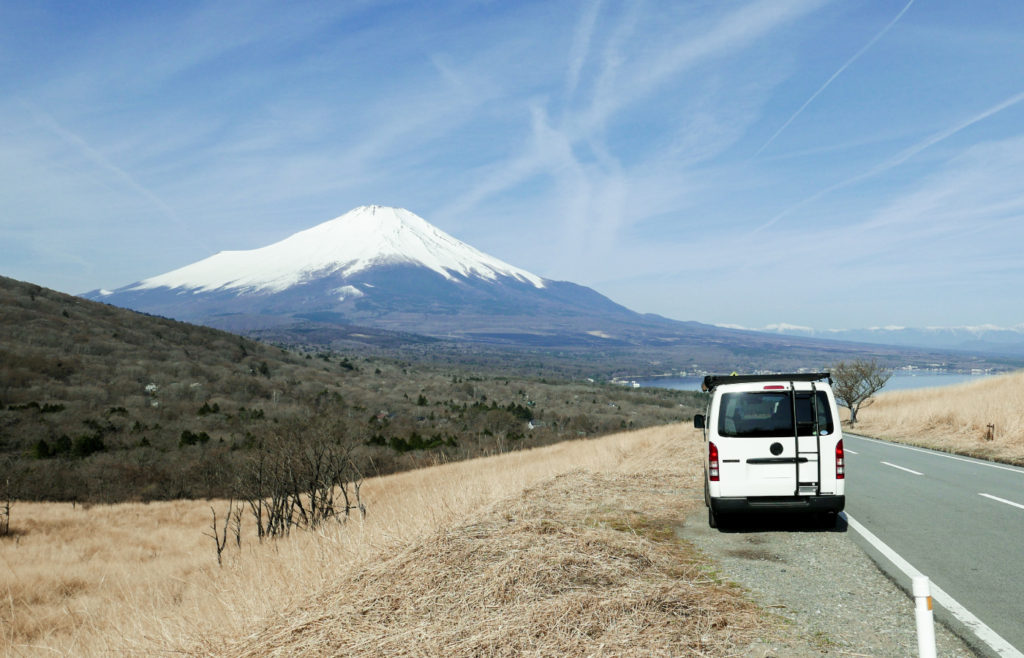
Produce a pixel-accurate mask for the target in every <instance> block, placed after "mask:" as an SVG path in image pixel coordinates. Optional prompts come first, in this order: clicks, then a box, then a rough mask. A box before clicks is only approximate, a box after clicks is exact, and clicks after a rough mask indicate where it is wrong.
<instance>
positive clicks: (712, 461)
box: [708, 442, 718, 482]
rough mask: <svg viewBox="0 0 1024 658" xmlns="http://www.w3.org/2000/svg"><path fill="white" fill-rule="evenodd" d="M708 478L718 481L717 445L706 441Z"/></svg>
mask: <svg viewBox="0 0 1024 658" xmlns="http://www.w3.org/2000/svg"><path fill="white" fill-rule="evenodd" d="M708 480H710V481H712V482H718V446H716V445H715V444H714V443H710V442H709V443H708Z"/></svg>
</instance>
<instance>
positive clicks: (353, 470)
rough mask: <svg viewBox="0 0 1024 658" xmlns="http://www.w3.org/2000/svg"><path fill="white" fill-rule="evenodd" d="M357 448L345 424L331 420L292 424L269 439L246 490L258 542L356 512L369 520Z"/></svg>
mask: <svg viewBox="0 0 1024 658" xmlns="http://www.w3.org/2000/svg"><path fill="white" fill-rule="evenodd" d="M355 445H356V440H355V437H354V435H353V434H352V433H350V432H349V431H348V429H347V428H346V427H345V425H344V423H342V422H340V421H339V419H337V418H330V417H326V416H321V417H315V418H300V419H293V420H292V421H289V422H285V423H281V425H280V427H279V428H278V430H277V431H275V432H272V433H269V434H267V435H265V436H264V437H263V438H262V440H261V441H260V444H259V446H258V448H257V453H256V455H255V456H254V458H253V459H252V461H251V463H250V467H249V470H248V473H247V475H246V477H245V478H244V479H243V482H242V486H241V489H242V491H243V492H244V494H243V495H244V497H245V499H246V502H247V504H248V506H249V509H250V510H251V511H252V514H253V520H254V521H255V522H256V533H257V537H258V538H259V540H260V541H263V539H264V538H266V537H271V538H273V537H284V536H288V535H289V534H290V533H291V530H292V528H293V527H298V528H306V529H312V528H316V527H318V526H320V525H321V524H323V523H325V522H326V521H329V520H330V519H335V520H337V521H340V522H345V521H346V520H347V519H348V518H349V515H350V514H351V512H352V510H358V511H359V512H360V514H362V515H363V516H364V517H365V515H366V507H365V505H363V502H362V499H361V496H360V491H359V490H360V487H361V486H362V475H361V473H360V472H359V469H358V468H357V467H356V464H355V461H354V459H353V458H352V452H353V449H354V448H355ZM353 488H354V492H353V491H352V489H353ZM339 496H340V497H341V499H340V500H339Z"/></svg>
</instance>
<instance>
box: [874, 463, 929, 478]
mask: <svg viewBox="0 0 1024 658" xmlns="http://www.w3.org/2000/svg"><path fill="white" fill-rule="evenodd" d="M882 463H883V464H885V465H886V466H892V467H893V468H898V469H900V470H901V471H906V472H907V473H913V474H914V475H924V473H918V472H917V471H912V470H910V469H909V468H904V467H902V466H897V465H896V464H890V463H889V462H882Z"/></svg>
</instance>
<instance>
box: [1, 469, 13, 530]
mask: <svg viewBox="0 0 1024 658" xmlns="http://www.w3.org/2000/svg"><path fill="white" fill-rule="evenodd" d="M4 485H5V486H4V492H3V496H2V498H3V500H2V501H0V537H6V536H7V535H8V534H9V533H10V532H11V480H10V478H7V479H6V480H5V481H4Z"/></svg>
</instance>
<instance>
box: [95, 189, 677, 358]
mask: <svg viewBox="0 0 1024 658" xmlns="http://www.w3.org/2000/svg"><path fill="white" fill-rule="evenodd" d="M83 296H84V297H86V298H88V299H93V300H97V301H103V302H106V303H109V304H114V305H116V306H124V307H127V308H131V309H134V310H137V311H143V312H146V313H153V314H159V315H165V316H168V317H173V318H176V319H180V320H185V321H189V322H197V323H200V324H206V325H210V326H216V327H221V328H226V329H230V330H232V331H247V330H252V329H261V328H267V327H280V326H282V325H285V324H291V323H295V322H300V321H302V322H307V323H308V322H315V323H330V324H347V325H360V326H370V327H376V328H380V329H388V330H395V331H404V332H413V333H419V334H426V335H435V336H455V337H470V338H480V337H482V336H483V337H487V336H489V337H492V338H493V337H497V336H505V337H509V338H510V339H513V340H517V339H520V338H523V337H525V336H527V335H531V336H538V335H543V336H548V337H554V336H560V337H561V338H559V340H561V339H564V338H565V337H567V336H575V337H576V339H579V338H582V339H584V340H593V341H598V342H600V341H602V340H604V341H608V342H614V341H615V340H616V338H615V337H616V336H622V335H625V336H628V338H627V340H629V341H632V340H634V339H635V338H636V337H637V336H643V335H644V333H645V332H647V331H650V329H651V327H652V326H660V325H661V324H663V323H669V324H671V323H670V322H669V321H668V320H664V319H663V318H657V319H652V318H650V317H649V316H642V315H640V314H638V313H634V312H633V311H630V310H629V309H627V308H625V307H623V306H620V305H618V304H615V303H614V302H612V301H611V300H609V299H607V298H606V297H604V296H602V295H600V294H598V293H597V292H595V291H593V290H591V289H589V288H585V287H583V286H579V285H576V284H573V283H569V282H564V281H549V280H546V279H543V278H541V277H539V276H537V275H535V274H532V273H530V272H528V271H526V270H523V269H520V268H518V267H515V266H513V265H510V264H508V263H506V262H504V261H502V260H500V259H498V258H495V257H493V256H490V255H487V254H485V253H483V252H481V251H479V250H477V249H475V248H473V247H471V246H470V245H468V244H466V243H464V242H461V241H459V240H457V239H456V238H454V237H452V236H450V235H448V234H447V233H445V232H443V231H441V230H440V229H438V228H437V227H435V226H433V225H431V224H430V223H429V222H427V221H426V220H424V219H423V218H421V217H419V216H417V215H415V214H414V213H412V212H409V211H408V210H403V209H399V208H387V207H381V206H363V207H360V208H356V209H354V210H352V211H350V212H348V213H346V214H344V215H342V216H340V217H337V218H335V219H332V220H330V221H327V222H324V223H322V224H320V225H318V226H314V227H313V228H310V229H307V230H305V231H300V232H299V233H296V234H294V235H292V236H290V237H288V238H286V239H284V240H281V241H280V242H277V243H274V244H271V245H268V246H266V247H261V248H259V249H252V250H249V251H224V252H221V253H218V254H216V255H214V256H210V257H209V258H206V259H204V260H201V261H198V262H196V263H193V264H191V265H186V266H185V267H181V268H179V269H176V270H173V271H171V272H167V273H166V274H161V275H158V276H153V277H150V278H148V279H144V280H142V281H139V282H136V283H133V284H130V285H127V286H124V287H122V288H119V289H117V290H114V291H106V290H95V291H92V292H89V293H86V294H85V295H83ZM676 324H678V323H676ZM531 340H532V339H531ZM574 340H575V339H574Z"/></svg>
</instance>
